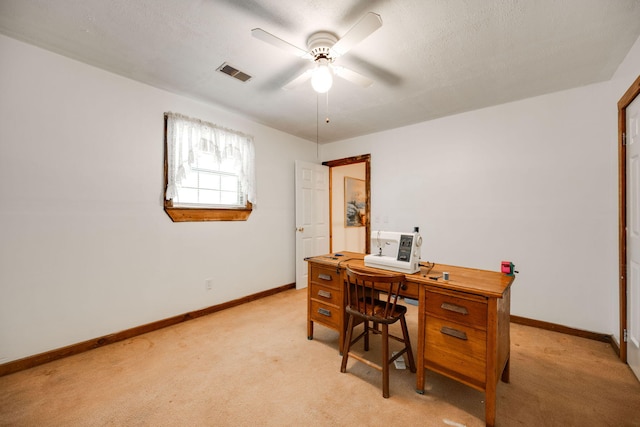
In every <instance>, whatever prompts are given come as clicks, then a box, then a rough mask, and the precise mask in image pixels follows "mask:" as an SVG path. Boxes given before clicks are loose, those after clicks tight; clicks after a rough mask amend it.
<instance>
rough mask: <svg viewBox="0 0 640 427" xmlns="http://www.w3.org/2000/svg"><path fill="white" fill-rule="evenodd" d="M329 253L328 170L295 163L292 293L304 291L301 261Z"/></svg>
mask: <svg viewBox="0 0 640 427" xmlns="http://www.w3.org/2000/svg"><path fill="white" fill-rule="evenodd" d="M328 252H329V167H328V166H323V165H318V164H315V163H307V162H301V161H298V160H296V289H302V288H305V287H307V276H308V269H307V263H306V261H305V260H304V259H305V258H307V257H310V256H316V255H323V254H326V253H328Z"/></svg>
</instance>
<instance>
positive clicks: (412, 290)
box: [400, 281, 420, 300]
mask: <svg viewBox="0 0 640 427" xmlns="http://www.w3.org/2000/svg"><path fill="white" fill-rule="evenodd" d="M406 286H407V287H406V289H403V290H402V291H401V292H400V294H401V295H402V296H404V297H407V298H413V299H415V300H417V299H418V298H419V296H418V294H419V293H420V285H419V284H417V283H415V282H409V281H408V282H406Z"/></svg>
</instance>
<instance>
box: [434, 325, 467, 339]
mask: <svg viewBox="0 0 640 427" xmlns="http://www.w3.org/2000/svg"><path fill="white" fill-rule="evenodd" d="M440 333H443V334H445V335H449V336H451V337H454V338H458V339H460V340H464V341H466V340H467V333H466V332H464V331H459V330H457V329H453V328H450V327H448V326H443V327H442V328H440Z"/></svg>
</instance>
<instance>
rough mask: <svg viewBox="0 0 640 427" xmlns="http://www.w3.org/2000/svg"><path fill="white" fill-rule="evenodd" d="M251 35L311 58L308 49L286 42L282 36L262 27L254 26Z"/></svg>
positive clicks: (292, 52) (297, 54) (302, 56)
mask: <svg viewBox="0 0 640 427" xmlns="http://www.w3.org/2000/svg"><path fill="white" fill-rule="evenodd" d="M251 35H252V36H253V37H255V38H257V39H259V40H262V41H263V42H265V43H269V44H270V45H272V46H275V47H277V48H279V49H283V50H285V51H287V52H289V53H291V54H293V55H295V56H298V57H300V58H305V59H310V58H311V56H310V55H309V52H307V51H306V50H304V49H301V48H299V47H297V46H294V45H292V44H291V43H289V42H286V41H284V40H282V39H281V38H279V37H276V36H274V35H273V34H271V33H267V32H266V31H265V30H263V29H262V28H254V29H253V30H251Z"/></svg>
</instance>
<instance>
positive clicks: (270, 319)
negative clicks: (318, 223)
mask: <svg viewBox="0 0 640 427" xmlns="http://www.w3.org/2000/svg"><path fill="white" fill-rule="evenodd" d="M306 293H307V291H306V289H304V290H290V291H286V292H282V293H279V294H276V295H273V296H270V297H267V298H263V299H260V300H257V301H252V302H250V303H247V304H244V305H241V306H238V307H234V308H231V309H228V310H224V311H221V312H217V313H214V314H211V315H208V316H204V317H201V318H197V319H194V320H190V321H188V322H184V323H181V324H178V325H175V326H171V327H168V328H164V329H161V330H158V331H154V332H151V333H148V334H145V335H141V336H138V337H135V338H131V339H128V340H125V341H121V342H118V343H115V344H111V345H108V346H105V347H101V348H98V349H95V350H91V351H88V352H85V353H82V354H78V355H75V356H71V357H67V358H65V359H62V360H57V361H54V362H51V363H48V364H45V365H41V366H38V367H35V368H31V369H28V370H25V371H21V372H17V373H14V374H11V375H6V376H4V377H0V426H390V425H403V426H454V427H460V426H466V427H471V426H483V425H484V393H482V392H479V391H476V390H474V389H472V388H470V387H467V386H464V385H462V384H459V383H457V382H455V381H453V380H450V379H448V378H445V377H443V376H440V375H438V374H435V373H433V372H430V371H427V374H426V378H427V387H426V391H425V394H424V395H420V394H417V393H416V392H415V374H412V373H411V372H409V370H399V369H396V368H394V367H393V365H392V367H391V373H390V394H391V396H390V397H389V398H388V399H384V398H382V391H381V383H382V380H381V374H380V373H379V372H378V371H376V370H374V369H372V368H369V367H368V366H366V365H364V364H362V363H360V362H357V361H355V360H350V361H349V364H348V367H347V373H340V362H341V357H340V355H339V353H338V334H337V333H336V332H335V331H332V330H329V329H327V328H324V327H322V326H320V325H316V327H315V334H314V339H313V340H307V338H306V335H307V331H306V316H307V313H306V311H307V307H306ZM407 307H408V308H409V313H408V318H407V320H408V323H409V330H410V335H411V339H412V344H413V347H414V353H415V352H416V351H415V349H416V345H417V342H418V339H417V314H416V312H417V307H415V306H411V305H408V306H407ZM375 341H376V340H372V345H373V348H372V350H371V351H370V354H371V355H373V354H374V352H375V345H376V344H375ZM496 420H497V421H496V425H497V426H581V427H582V426H616V427H618V426H640V382H639V381H638V380H637V379H636V377H635V376H634V375H633V373H632V372H631V370H630V369H629V367H628V366H627V365H625V364H623V363H622V362H620V360H619V359H618V358H617V356H616V354H615V352H614V351H613V349H612V348H611V346H609V345H608V344H606V343H602V342H598V341H593V340H589V339H585V338H578V337H574V336H569V335H565V334H560V333H556V332H551V331H546V330H541V329H537V328H532V327H527V326H522V325H517V324H512V325H511V378H510V383H509V384H505V383H499V384H498V394H497V406H496Z"/></svg>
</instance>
